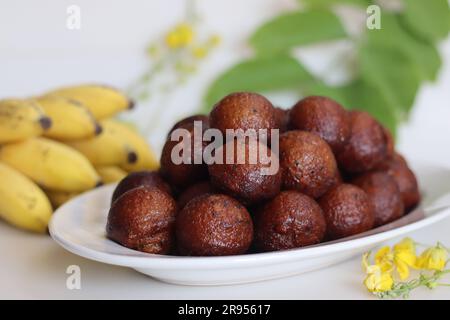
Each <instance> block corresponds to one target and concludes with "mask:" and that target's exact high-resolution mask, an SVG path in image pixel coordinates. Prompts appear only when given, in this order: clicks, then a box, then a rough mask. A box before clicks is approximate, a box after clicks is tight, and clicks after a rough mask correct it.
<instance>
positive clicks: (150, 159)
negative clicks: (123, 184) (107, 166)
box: [101, 119, 159, 172]
mask: <svg viewBox="0 0 450 320" xmlns="http://www.w3.org/2000/svg"><path fill="white" fill-rule="evenodd" d="M101 125H102V126H104V127H108V128H111V130H114V131H115V132H117V133H118V134H119V135H120V136H121V137H122V139H123V140H124V141H126V143H128V144H129V145H130V146H131V147H132V148H133V149H134V150H135V151H136V154H137V161H135V162H128V163H122V164H120V167H121V168H122V169H124V170H126V171H128V172H133V171H141V170H156V169H158V168H159V161H158V158H157V156H156V154H155V153H154V152H153V150H152V149H151V148H150V145H149V144H148V143H147V141H146V140H145V139H144V138H143V137H142V136H140V135H139V134H138V132H137V131H135V130H134V129H132V128H130V127H129V126H128V125H126V124H124V123H121V122H119V121H117V120H113V119H107V120H103V121H102V122H101Z"/></svg>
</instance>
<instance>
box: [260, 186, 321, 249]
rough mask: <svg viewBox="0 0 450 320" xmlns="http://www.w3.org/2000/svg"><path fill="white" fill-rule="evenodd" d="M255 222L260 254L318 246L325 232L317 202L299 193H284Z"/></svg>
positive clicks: (266, 206)
mask: <svg viewBox="0 0 450 320" xmlns="http://www.w3.org/2000/svg"><path fill="white" fill-rule="evenodd" d="M255 220H256V223H255V245H256V247H257V248H258V249H259V250H261V251H277V250H285V249H292V248H298V247H304V246H308V245H312V244H316V243H319V242H321V241H322V240H323V238H324V236H325V231H326V223H325V218H324V216H323V213H322V209H321V208H320V207H319V205H318V204H317V202H316V201H314V199H312V198H310V197H308V196H306V195H304V194H302V193H300V192H298V191H283V192H281V193H280V194H279V195H277V196H276V197H275V198H274V199H272V200H271V201H270V202H269V203H267V204H266V205H265V206H264V208H263V209H262V210H261V211H260V212H259V213H258V216H257V218H256V219H255Z"/></svg>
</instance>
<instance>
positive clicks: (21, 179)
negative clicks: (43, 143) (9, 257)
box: [0, 162, 52, 233]
mask: <svg viewBox="0 0 450 320" xmlns="http://www.w3.org/2000/svg"><path fill="white" fill-rule="evenodd" d="M0 177H1V179H0V217H1V218H3V219H4V220H5V221H7V222H9V223H10V224H12V225H14V226H16V227H19V228H22V229H26V230H29V231H35V232H42V233H43V232H45V231H46V230H47V224H48V222H49V220H50V218H51V216H52V206H51V205H50V202H49V200H48V198H47V196H46V195H45V194H44V192H43V191H42V190H41V189H40V188H39V187H38V186H37V185H36V184H35V183H34V182H33V181H31V180H30V179H29V178H27V177H26V176H24V175H23V174H22V173H20V172H18V171H16V170H15V169H13V168H11V167H10V166H8V165H6V164H4V163H1V162H0Z"/></svg>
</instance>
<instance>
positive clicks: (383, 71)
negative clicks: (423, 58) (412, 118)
mask: <svg viewBox="0 0 450 320" xmlns="http://www.w3.org/2000/svg"><path fill="white" fill-rule="evenodd" d="M359 59H360V74H361V77H362V78H363V79H364V80H365V81H367V83H369V84H370V85H372V86H374V87H376V88H377V89H378V90H380V91H381V92H383V94H384V95H385V96H386V98H387V99H389V100H390V101H392V103H393V104H394V105H396V106H397V108H398V110H399V111H403V112H402V113H404V114H407V112H408V111H409V110H410V108H411V107H412V105H413V103H414V99H415V97H416V93H417V91H418V89H419V85H420V71H419V70H418V69H417V66H416V65H415V64H414V63H412V62H411V60H410V59H409V57H408V56H406V55H405V54H403V53H402V52H400V51H398V50H393V49H390V48H387V47H385V48H382V47H377V46H374V45H371V44H369V43H366V44H365V45H363V46H362V47H361V48H360V52H359Z"/></svg>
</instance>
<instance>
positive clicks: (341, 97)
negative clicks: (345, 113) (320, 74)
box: [303, 79, 399, 135]
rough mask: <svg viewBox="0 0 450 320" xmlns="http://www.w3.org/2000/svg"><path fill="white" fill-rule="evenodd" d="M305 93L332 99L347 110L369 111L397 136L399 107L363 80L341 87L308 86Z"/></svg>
mask: <svg viewBox="0 0 450 320" xmlns="http://www.w3.org/2000/svg"><path fill="white" fill-rule="evenodd" d="M303 92H304V93H306V94H307V95H323V96H327V97H330V98H332V99H334V100H336V101H337V102H339V103H340V104H341V105H342V106H343V107H345V108H347V109H351V110H352V109H357V110H363V111H367V112H369V113H370V114H371V115H373V116H374V117H375V118H376V119H377V120H378V121H380V122H381V123H382V124H383V125H384V126H386V127H387V128H389V129H390V130H391V132H392V133H393V134H394V135H395V132H396V128H397V124H398V120H399V117H398V111H397V107H396V106H395V105H394V104H392V102H391V101H390V100H389V99H388V97H386V96H385V95H384V94H383V92H382V91H380V90H379V89H378V88H377V87H374V86H372V85H370V84H369V83H367V82H366V81H364V80H363V79H356V80H354V81H352V82H351V83H349V84H346V85H344V86H340V87H336V86H334V87H333V86H327V85H325V84H323V83H321V82H315V83H311V84H309V85H307V86H306V87H305V90H304V91H303Z"/></svg>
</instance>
